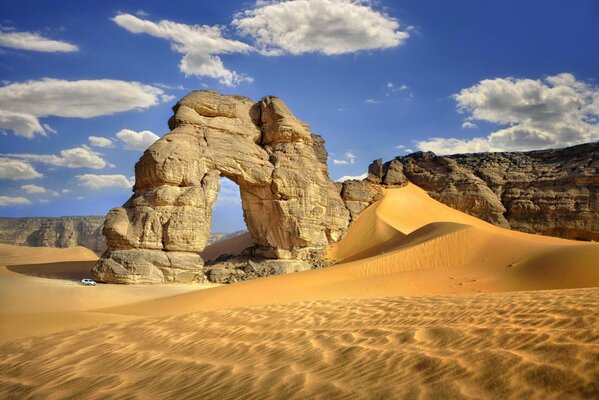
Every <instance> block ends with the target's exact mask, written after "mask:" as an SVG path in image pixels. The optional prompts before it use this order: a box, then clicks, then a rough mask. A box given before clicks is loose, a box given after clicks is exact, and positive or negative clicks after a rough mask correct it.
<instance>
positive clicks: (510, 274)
mask: <svg viewBox="0 0 599 400" xmlns="http://www.w3.org/2000/svg"><path fill="white" fill-rule="evenodd" d="M402 210H409V212H406V211H402ZM404 215H405V216H404ZM394 232H395V233H394ZM329 257H330V258H333V259H335V258H336V259H341V260H345V261H348V262H344V263H341V264H339V265H335V266H332V267H328V268H324V269H319V270H311V271H306V272H300V273H296V274H292V275H286V276H274V277H269V278H265V279H259V280H254V281H248V282H241V283H237V284H234V285H227V286H222V287H218V288H215V289H212V290H210V291H203V292H193V293H187V294H182V295H179V296H175V297H170V298H164V299H160V300H156V301H148V302H145V303H143V304H129V305H124V306H120V307H116V308H113V309H103V310H102V311H103V312H115V313H118V314H128V315H144V316H164V315H173V314H183V313H189V312H195V311H205V310H215V309H220V308H225V307H240V306H248V305H260V304H280V303H289V302H296V301H304V300H325V299H326V300H333V299H346V298H370V297H383V296H398V295H434V294H469V293H470V294H471V293H483V292H506V291H520V290H542V289H557V288H562V289H565V288H581V287H596V286H599V267H598V266H599V245H597V244H594V243H587V242H576V241H571V240H563V239H558V238H553V237H546V236H539V235H530V234H525V233H521V232H515V231H510V230H506V229H502V228H498V227H496V226H494V225H491V224H488V223H486V222H484V221H481V220H479V219H477V218H474V217H472V216H469V215H467V214H464V213H461V212H459V211H456V210H454V209H451V208H449V207H447V206H445V205H443V204H441V203H439V202H437V201H435V200H433V199H431V198H430V197H429V196H428V195H427V194H426V192H424V191H423V190H422V189H420V188H418V187H417V186H415V185H411V184H410V185H408V186H406V187H404V188H401V189H393V190H390V191H388V192H387V194H386V195H385V197H384V198H383V199H382V200H381V201H380V202H378V203H376V204H374V205H372V206H371V207H370V208H368V209H367V210H365V211H364V213H363V214H362V215H361V216H360V218H359V219H358V221H357V222H356V223H355V224H354V225H353V226H352V228H351V229H350V231H349V232H348V234H347V235H346V236H345V237H344V238H343V240H341V241H340V242H339V243H337V244H335V245H333V246H332V247H331V249H330V251H329ZM572 260H576V262H571V261H572Z"/></svg>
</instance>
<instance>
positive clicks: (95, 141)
mask: <svg viewBox="0 0 599 400" xmlns="http://www.w3.org/2000/svg"><path fill="white" fill-rule="evenodd" d="M87 139H88V140H89V144H91V145H92V146H94V147H112V140H110V139H108V138H105V137H102V136H88V138H87Z"/></svg>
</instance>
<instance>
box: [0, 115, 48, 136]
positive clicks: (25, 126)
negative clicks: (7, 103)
mask: <svg viewBox="0 0 599 400" xmlns="http://www.w3.org/2000/svg"><path fill="white" fill-rule="evenodd" d="M0 130H1V131H2V132H3V133H6V131H12V132H14V133H15V135H17V136H22V137H26V138H28V139H32V138H33V137H34V136H35V135H36V134H39V135H42V136H46V130H44V128H43V127H42V125H41V124H40V121H39V120H38V119H37V117H35V116H33V115H30V114H23V113H17V112H10V111H5V110H1V109H0Z"/></svg>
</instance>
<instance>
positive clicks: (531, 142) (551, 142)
mask: <svg viewBox="0 0 599 400" xmlns="http://www.w3.org/2000/svg"><path fill="white" fill-rule="evenodd" d="M454 98H455V99H456V101H457V105H458V111H459V112H460V113H464V114H468V116H467V117H466V121H465V123H466V122H470V121H472V120H480V121H487V122H491V123H495V124H499V125H503V126H504V127H503V128H501V129H499V130H497V131H495V132H491V133H490V134H489V135H487V136H486V137H475V138H472V139H456V138H432V139H429V140H425V141H422V142H419V143H417V147H418V148H419V149H420V150H431V151H434V152H436V153H439V154H452V153H463V152H473V151H524V150H533V149H541V148H555V147H565V146H571V145H575V144H579V143H584V142H591V141H596V140H599V122H598V118H599V88H597V87H596V86H592V85H590V84H588V83H585V82H582V81H578V80H576V78H575V77H574V75H572V74H568V73H563V74H559V75H554V76H548V77H546V78H544V79H542V80H541V79H539V80H532V79H515V78H496V79H486V80H483V81H480V82H479V83H478V84H476V85H474V86H472V87H469V88H466V89H463V90H461V91H460V92H459V93H458V94H456V95H455V96H454Z"/></svg>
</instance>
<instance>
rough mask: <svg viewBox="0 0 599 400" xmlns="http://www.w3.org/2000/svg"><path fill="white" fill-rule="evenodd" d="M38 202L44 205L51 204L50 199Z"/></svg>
mask: <svg viewBox="0 0 599 400" xmlns="http://www.w3.org/2000/svg"><path fill="white" fill-rule="evenodd" d="M38 201H39V202H40V203H42V204H48V203H49V202H50V200H48V199H39V200H38Z"/></svg>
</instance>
